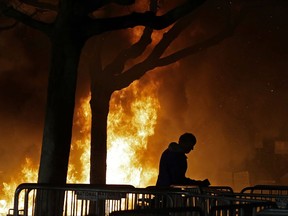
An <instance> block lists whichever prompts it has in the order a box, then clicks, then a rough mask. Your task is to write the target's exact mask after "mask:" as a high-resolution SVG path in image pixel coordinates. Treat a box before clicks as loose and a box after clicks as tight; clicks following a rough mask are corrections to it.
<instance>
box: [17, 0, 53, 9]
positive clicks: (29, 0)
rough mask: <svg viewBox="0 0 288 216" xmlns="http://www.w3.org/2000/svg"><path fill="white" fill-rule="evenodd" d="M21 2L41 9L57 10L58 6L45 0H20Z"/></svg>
mask: <svg viewBox="0 0 288 216" xmlns="http://www.w3.org/2000/svg"><path fill="white" fill-rule="evenodd" d="M21 2H23V3H25V4H27V5H30V6H33V7H35V8H41V9H43V10H50V11H58V6H57V5H55V4H50V3H47V2H39V1H37V0H22V1H21Z"/></svg>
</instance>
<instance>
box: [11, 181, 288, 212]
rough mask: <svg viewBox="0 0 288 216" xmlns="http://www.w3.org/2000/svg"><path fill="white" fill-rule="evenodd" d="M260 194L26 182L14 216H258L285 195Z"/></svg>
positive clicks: (222, 188)
mask: <svg viewBox="0 0 288 216" xmlns="http://www.w3.org/2000/svg"><path fill="white" fill-rule="evenodd" d="M260 195H261V196H260ZM260 195H259V194H253V193H250V192H249V193H248V192H247V193H234V192H233V190H232V188H229V187H227V186H213V187H207V188H199V187H195V186H174V187H173V188H172V187H169V188H159V187H155V186H152V187H147V188H135V187H133V186H131V185H90V184H66V185H62V186H55V185H54V186H53V185H45V184H36V183H32V184H28V183H25V184H21V185H19V186H18V187H17V189H16V191H15V197H14V209H13V215H14V216H20V215H21V216H28V215H29V216H46V215H49V216H51V215H53V216H58V215H59V216H76V215H77V216H86V215H87V216H88V215H101V216H103V215H110V214H111V215H114V216H115V215H125V214H126V215H157V214H159V215H162V214H166V215H177V216H178V215H181V216H182V215H185V216H188V215H193V216H198V215H199V216H203V215H204V216H254V215H256V214H257V213H259V212H260V211H263V210H264V209H266V208H274V207H275V202H276V201H275V200H276V198H277V197H278V198H279V196H280V195H277V196H276V195H272V194H269V195H265V194H260ZM269 196H270V197H269ZM271 196H274V199H272V198H271ZM281 196H282V197H281V198H283V195H281ZM264 197H266V198H265V199H264ZM285 197H288V196H285ZM268 198H270V199H268ZM192 213H193V214H192ZM10 215H11V213H10Z"/></svg>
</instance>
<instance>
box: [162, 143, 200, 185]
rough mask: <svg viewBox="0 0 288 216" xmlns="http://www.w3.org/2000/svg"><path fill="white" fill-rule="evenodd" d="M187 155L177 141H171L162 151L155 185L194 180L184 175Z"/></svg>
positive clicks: (184, 183) (191, 182)
mask: <svg viewBox="0 0 288 216" xmlns="http://www.w3.org/2000/svg"><path fill="white" fill-rule="evenodd" d="M186 171H187V157H186V155H185V153H184V150H183V149H182V148H181V146H180V145H179V144H178V143H175V142H172V143H170V144H169V146H168V148H167V149H166V150H165V151H164V152H163V153H162V155H161V158H160V164H159V175H158V179H157V183H156V186H163V187H167V186H170V185H188V184H194V183H195V182H196V181H195V180H192V179H190V178H186V177H185V173H186Z"/></svg>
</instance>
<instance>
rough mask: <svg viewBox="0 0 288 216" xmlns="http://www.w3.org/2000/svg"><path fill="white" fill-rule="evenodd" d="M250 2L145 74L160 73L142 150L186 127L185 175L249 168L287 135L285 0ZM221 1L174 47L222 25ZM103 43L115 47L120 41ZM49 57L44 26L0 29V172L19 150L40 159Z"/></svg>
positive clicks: (11, 168)
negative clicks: (190, 50)
mask: <svg viewBox="0 0 288 216" xmlns="http://www.w3.org/2000/svg"><path fill="white" fill-rule="evenodd" d="M215 2H216V3H215ZM240 2H241V1H240ZM251 2H254V1H251ZM255 2H261V3H258V4H255V5H254V6H253V7H251V8H249V10H248V12H247V14H246V15H245V16H244V18H243V19H242V20H241V22H240V23H239V25H238V26H237V27H236V29H235V31H234V33H233V35H232V36H230V37H227V38H225V39H224V40H223V41H221V42H220V43H218V44H216V45H214V46H212V47H209V48H205V49H203V50H202V51H200V52H198V53H195V54H193V55H191V56H190V57H187V58H185V59H183V60H181V61H180V62H178V63H177V65H172V66H169V67H165V68H162V69H161V70H159V71H151V72H150V73H148V74H147V75H146V76H145V77H143V79H142V80H143V82H146V83H147V85H148V84H149V82H152V81H153V80H155V79H157V81H158V82H159V83H161V85H160V87H159V91H158V97H159V102H160V105H161V110H160V113H159V115H158V123H157V125H156V129H155V136H153V137H151V139H150V142H149V148H148V150H147V152H143V154H144V155H147V158H149V159H151V160H155V161H158V159H159V157H160V154H161V151H163V150H164V149H165V148H166V146H167V145H168V144H169V142H172V141H177V140H178V137H179V135H180V134H182V133H184V132H186V131H187V132H193V133H195V135H196V137H197V139H198V143H197V145H196V148H195V151H193V152H192V153H190V155H189V156H188V157H189V171H188V175H189V176H191V177H194V178H209V179H210V180H211V182H212V183H215V184H225V183H229V181H228V180H227V179H224V177H223V176H224V175H226V174H227V172H228V173H229V172H242V171H247V165H246V163H247V162H248V161H250V160H251V161H252V163H253V164H254V165H255V163H254V162H253V158H255V155H256V150H255V149H256V148H261V147H262V144H263V140H265V139H281V140H288V85H287V79H288V42H287V38H288V13H287V12H288V5H287V3H285V1H277V0H271V1H268V0H266V1H255ZM163 3H165V1H163ZM218 3H219V2H218V1H217V0H215V1H214V3H213V4H212V6H211V7H203V8H202V9H201V10H200V14H199V15H198V16H199V17H198V20H197V21H195V22H194V23H193V25H192V26H191V28H189V29H188V31H185V34H184V35H182V36H181V37H180V38H178V40H177V41H176V43H175V44H174V45H172V46H171V49H177V48H179V47H181V46H182V47H183V46H184V47H185V46H186V45H189V44H193V43H195V42H198V41H201V40H205V38H209V37H211V35H213V34H216V33H217V32H219V31H221V29H222V28H223V20H225V17H224V15H223V11H222V10H221V8H219V7H218V6H219V4H218ZM119 34H120V35H121V34H122V32H116V33H114V34H110V35H109V37H110V38H113V37H114V38H118V39H119ZM117 35H118V37H117ZM115 36H116V37H115ZM111 40H113V39H111ZM108 44H110V46H111V47H112V46H113V47H114V50H113V51H117V46H116V48H115V44H117V43H113V42H112V41H110V43H108ZM108 46H109V45H107V47H108ZM111 47H110V48H111ZM107 50H108V51H109V52H112V51H111V49H107ZM89 52H91V48H90V49H89V48H88V47H85V48H84V50H83V56H82V60H81V63H80V71H79V86H78V90H77V102H78V101H79V98H80V97H82V96H85V95H87V91H88V88H89V82H88V73H87V64H88V63H87V62H86V60H85V57H86V56H88V55H89ZM109 52H108V54H106V55H108V56H109ZM49 61H50V42H49V40H48V38H46V37H45V36H44V35H42V34H41V33H39V32H37V31H35V30H33V29H30V28H28V27H25V26H24V25H22V24H18V25H17V26H16V28H14V29H12V30H8V31H1V32H0V103H1V106H0V117H1V124H0V152H1V157H0V181H1V180H2V181H7V180H8V176H11V175H15V172H17V170H18V169H19V166H20V164H21V163H22V162H23V158H25V157H30V158H33V160H35V162H36V163H37V161H38V160H39V152H40V148H41V140H42V130H43V123H44V122H43V121H44V112H45V99H46V88H47V77H48V72H49ZM152 74H153V75H152ZM147 80H148V81H147ZM155 163H156V164H157V163H158V162H155ZM287 172H288V167H287ZM223 173H225V174H223ZM222 174H223V175H222ZM220 175H221V176H222V177H220ZM272 176H273V174H272ZM284 183H285V182H284Z"/></svg>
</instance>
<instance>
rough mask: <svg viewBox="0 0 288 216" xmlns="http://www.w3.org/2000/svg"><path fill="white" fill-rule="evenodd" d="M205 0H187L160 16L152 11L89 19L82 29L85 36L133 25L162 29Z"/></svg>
mask: <svg viewBox="0 0 288 216" xmlns="http://www.w3.org/2000/svg"><path fill="white" fill-rule="evenodd" d="M205 1H206V0H187V1H186V3H184V4H182V5H179V6H178V7H175V8H173V9H171V10H170V11H168V12H167V13H165V14H164V15H162V16H156V15H155V14H154V13H153V12H145V13H131V14H129V15H125V16H121V17H112V18H103V19H94V20H92V19H90V22H88V23H87V25H86V26H83V31H85V32H86V35H87V37H91V36H93V35H97V34H100V33H103V32H107V31H113V30H120V29H125V28H132V27H135V26H146V27H150V28H152V29H157V30H160V29H163V28H166V27H168V26H169V25H171V24H173V23H174V22H175V21H177V20H178V19H180V18H181V17H183V16H185V15H186V14H188V13H190V12H192V11H193V10H195V9H197V8H198V7H199V6H200V5H202V4H203V3H204V2H205Z"/></svg>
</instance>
